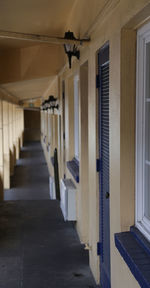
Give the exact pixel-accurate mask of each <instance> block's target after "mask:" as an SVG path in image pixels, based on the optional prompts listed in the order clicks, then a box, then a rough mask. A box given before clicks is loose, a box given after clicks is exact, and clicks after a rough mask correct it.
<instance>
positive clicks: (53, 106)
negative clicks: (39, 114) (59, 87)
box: [48, 95, 59, 113]
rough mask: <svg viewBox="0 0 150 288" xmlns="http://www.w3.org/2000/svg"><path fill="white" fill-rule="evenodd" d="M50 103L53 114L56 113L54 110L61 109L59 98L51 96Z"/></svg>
mask: <svg viewBox="0 0 150 288" xmlns="http://www.w3.org/2000/svg"><path fill="white" fill-rule="evenodd" d="M48 100H49V102H50V107H49V108H50V109H52V110H53V113H54V109H57V110H58V109H59V105H58V103H57V98H55V97H54V96H53V95H50V96H49V98H48Z"/></svg>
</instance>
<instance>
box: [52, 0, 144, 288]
mask: <svg viewBox="0 0 150 288" xmlns="http://www.w3.org/2000/svg"><path fill="white" fill-rule="evenodd" d="M108 2H109V3H108V5H106V6H105V8H104V9H103V11H102V13H101V15H99V17H98V18H97V19H96V22H95V24H93V26H92V28H91V30H90V36H91V43H90V45H89V46H88V47H86V48H83V49H81V51H80V52H81V58H80V62H78V61H76V60H74V61H73V65H72V69H71V70H69V69H68V65H66V66H65V67H64V69H63V70H62V71H61V72H60V73H59V76H58V90H57V91H60V95H61V93H62V88H61V86H62V81H65V95H66V103H65V104H66V107H65V112H66V113H65V114H66V119H67V120H66V123H65V127H66V151H65V153H66V159H67V160H70V157H72V155H73V152H72V150H70V149H73V146H71V147H70V146H69V143H72V142H70V141H73V129H71V130H69V125H70V126H71V125H73V122H70V121H73V120H71V119H73V117H71V116H72V114H71V116H70V113H71V111H72V110H71V109H72V106H71V105H72V104H71V103H72V100H71V97H72V92H71V91H72V89H73V88H72V84H71V86H70V83H71V81H72V79H73V77H74V76H75V75H76V74H77V73H78V74H79V70H80V67H81V65H82V64H84V63H85V62H86V61H88V96H87V97H88V98H87V102H88V162H89V163H90V165H89V166H88V195H86V196H85V197H86V200H87V199H88V198H89V201H88V202H87V203H89V205H88V207H87V210H86V211H84V209H82V208H83V207H82V205H80V202H81V195H82V189H83V190H84V187H83V186H81V185H80V183H79V184H78V185H77V184H76V186H77V188H78V196H77V197H78V201H77V207H78V216H77V218H78V223H77V230H78V232H79V235H80V239H81V241H84V242H85V238H84V236H83V235H84V231H83V230H84V228H85V227H84V228H83V227H82V225H81V223H82V217H83V213H85V214H84V217H85V218H86V213H87V211H88V219H89V224H88V237H86V241H88V242H89V246H90V252H89V255H90V266H91V269H92V272H93V275H94V276H95V279H96V280H97V282H99V279H100V278H99V277H100V275H99V270H100V269H99V257H98V256H97V242H98V241H99V186H98V181H97V180H98V177H97V172H96V158H97V143H98V129H97V127H98V125H97V91H96V80H95V79H96V70H97V52H98V50H99V49H100V48H101V47H102V46H103V45H104V44H105V43H106V42H107V41H109V45H110V226H111V228H110V232H111V233H110V240H111V287H112V288H120V287H121V288H125V287H132V288H137V287H139V285H138V283H137V281H136V280H135V278H134V277H133V276H132V274H131V272H130V271H129V269H128V267H127V265H126V264H125V262H124V261H123V259H122V258H121V256H120V254H119V253H118V251H117V249H116V247H115V244H114V233H117V232H120V231H125V230H128V229H129V227H130V225H132V224H134V198H135V188H134V169H135V167H134V149H135V140H134V136H135V130H134V129H135V126H134V125H135V124H134V123H135V51H136V50H135V49H136V37H135V36H136V29H137V27H138V26H139V25H141V24H142V23H143V22H144V19H147V17H148V11H150V10H149V8H150V6H148V7H146V9H144V10H143V8H144V7H145V6H146V5H147V4H149V2H150V1H148V0H142V1H141V0H133V1H129V0H126V1H123V0H121V1H108ZM126 30H127V31H126ZM128 69H129V70H130V71H132V73H130V74H129V73H128V72H129V71H128ZM129 75H130V76H129ZM129 77H130V79H129ZM127 81H130V85H128V86H127ZM80 93H81V90H80ZM127 95H128V96H127ZM131 95H132V96H131ZM129 97H131V100H130V102H129ZM129 105H130V109H129V110H128V106H129ZM60 107H61V109H60V113H62V105H61V98H60ZM80 108H81V107H80ZM127 119H128V121H127ZM131 123H132V124H131ZM80 125H81V123H80ZM61 127H62V126H61ZM80 129H81V127H80ZM61 131H62V129H61ZM126 133H127V134H126ZM126 135H128V141H126V142H125V141H124V140H125V137H126ZM61 140H62V138H61ZM81 145H84V146H85V145H87V139H86V141H84V140H83V142H82V144H81V143H80V150H81ZM63 152H64V151H63V146H62V142H61V154H62V155H63ZM129 156H131V157H129ZM129 159H130V169H131V170H130V173H129V172H128V171H126V168H127V167H129ZM60 166H61V167H62V171H64V164H63V157H61V161H60ZM66 171H67V177H71V175H70V173H69V171H68V170H67V169H66ZM61 175H63V174H61ZM125 183H127V189H128V191H127V193H125ZM83 185H84V183H83ZM124 203H126V206H124ZM128 204H129V205H128ZM127 206H128V212H127V213H126V207H127ZM81 210H82V213H81Z"/></svg>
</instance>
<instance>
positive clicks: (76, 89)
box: [74, 75, 79, 161]
mask: <svg viewBox="0 0 150 288" xmlns="http://www.w3.org/2000/svg"><path fill="white" fill-rule="evenodd" d="M74 154H75V158H76V159H77V160H78V161H79V76H78V75H76V76H75V78H74Z"/></svg>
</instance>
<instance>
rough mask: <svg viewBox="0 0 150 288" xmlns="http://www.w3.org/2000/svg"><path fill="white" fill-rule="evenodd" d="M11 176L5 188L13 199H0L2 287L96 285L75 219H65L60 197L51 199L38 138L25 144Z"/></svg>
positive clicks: (7, 196)
mask: <svg viewBox="0 0 150 288" xmlns="http://www.w3.org/2000/svg"><path fill="white" fill-rule="evenodd" d="M12 182H13V185H14V187H13V188H12V189H10V190H7V191H5V199H9V201H4V202H1V203H0V287H2V288H54V287H55V288H95V287H96V285H95V282H94V280H93V277H92V274H91V272H90V269H89V266H88V253H87V252H86V251H85V250H84V247H83V245H81V244H80V242H79V239H78V236H77V233H76V231H75V229H74V226H73V224H71V223H65V222H64V220H63V217H62V214H61V210H60V208H59V203H58V202H57V201H55V200H53V201H52V200H49V199H48V198H49V192H48V191H49V188H48V170H47V166H46V163H45V160H44V155H43V152H42V150H41V146H40V143H36V142H35V143H30V144H28V145H26V146H25V147H24V148H23V149H22V151H21V157H20V160H19V161H18V162H17V166H16V168H15V175H14V178H13V179H12ZM31 199H33V200H31ZM11 200H13V201H11ZM14 200H15V201H14ZM18 200H19V201H18ZM28 200H31V201H28Z"/></svg>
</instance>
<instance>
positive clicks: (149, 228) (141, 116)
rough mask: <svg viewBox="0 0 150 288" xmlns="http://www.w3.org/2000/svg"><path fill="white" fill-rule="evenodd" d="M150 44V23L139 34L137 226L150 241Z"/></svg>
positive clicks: (137, 76)
mask: <svg viewBox="0 0 150 288" xmlns="http://www.w3.org/2000/svg"><path fill="white" fill-rule="evenodd" d="M147 43H150V23H148V24H146V25H145V26H144V27H142V28H141V29H139V30H138V33H137V75H136V83H137V84H136V213H135V214H136V215H135V219H136V226H137V228H138V229H139V230H140V231H141V232H142V233H143V234H144V235H145V237H146V238H147V239H148V240H150V220H149V219H148V218H146V217H145V207H144V206H145V199H144V198H145V193H144V190H145V181H144V179H145V164H147V165H150V161H147V160H145V105H146V103H148V102H150V98H146V87H145V86H146V85H145V83H146V44H147Z"/></svg>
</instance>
